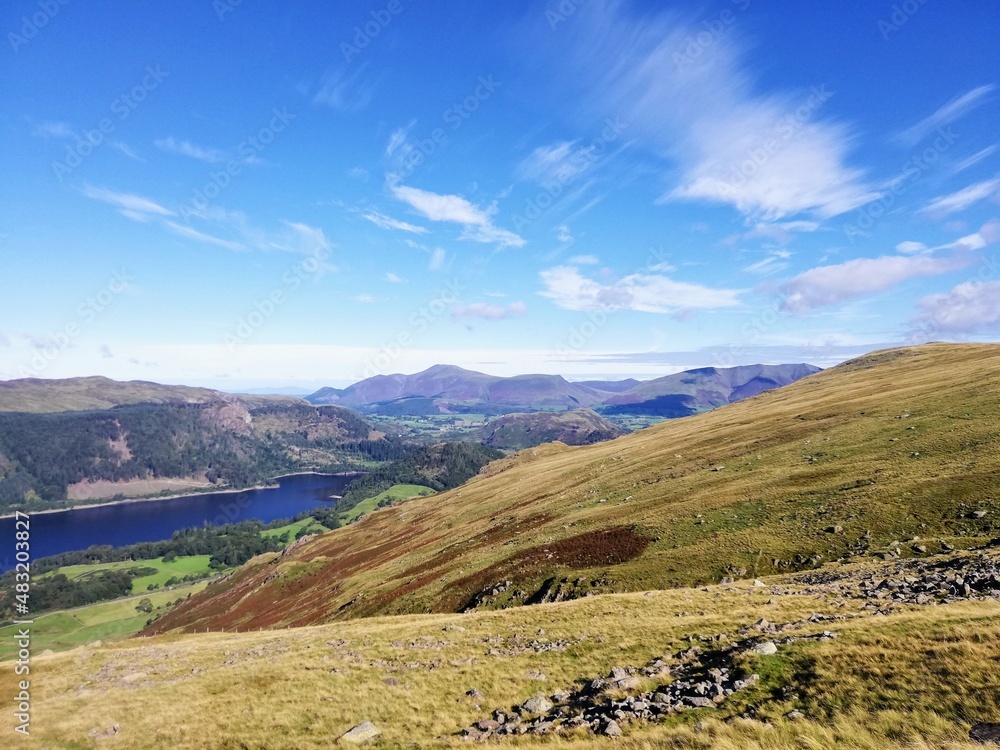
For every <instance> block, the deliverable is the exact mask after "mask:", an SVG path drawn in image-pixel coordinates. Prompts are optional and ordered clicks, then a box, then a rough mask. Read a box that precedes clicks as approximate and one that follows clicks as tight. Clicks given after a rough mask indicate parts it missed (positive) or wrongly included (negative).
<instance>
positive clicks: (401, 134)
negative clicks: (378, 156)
mask: <svg viewBox="0 0 1000 750" xmlns="http://www.w3.org/2000/svg"><path fill="white" fill-rule="evenodd" d="M416 124H417V121H416V120H410V123H409V124H408V125H407V126H406V127H405V128H396V129H395V130H394V131H392V135H390V136H389V143H388V144H386V147H385V155H386V156H388V157H391V156H392V155H393V154H394V153H396V150H397V149H398V148H399V147H400V146H402V145H403V144H404V143H406V138H407V136H408V135H409V134H410V130H412V129H413V126H414V125H416Z"/></svg>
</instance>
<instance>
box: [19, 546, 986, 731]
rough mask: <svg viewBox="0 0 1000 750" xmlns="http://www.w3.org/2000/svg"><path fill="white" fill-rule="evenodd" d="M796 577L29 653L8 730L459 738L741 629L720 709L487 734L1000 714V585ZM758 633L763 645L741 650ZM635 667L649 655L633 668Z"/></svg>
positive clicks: (867, 726)
mask: <svg viewBox="0 0 1000 750" xmlns="http://www.w3.org/2000/svg"><path fill="white" fill-rule="evenodd" d="M887 565H888V564H886V563H877V564H871V563H866V564H863V565H856V566H847V569H846V570H844V572H840V571H839V570H834V571H828V572H826V577H827V578H829V579H834V578H836V576H837V575H847V576H852V577H854V578H861V577H865V576H867V577H870V578H874V580H880V579H881V578H883V577H885V576H886V575H887V574H889V573H890V571H888V570H886V569H885V568H886V566H887ZM896 575H897V576H898V572H897V574H896ZM802 576H804V574H799V576H798V577H787V576H785V577H775V578H772V579H769V580H767V581H766V585H765V586H755V585H754V584H752V583H751V582H749V581H746V582H738V583H736V584H733V585H723V586H713V587H710V588H706V589H701V588H697V589H681V590H673V591H658V592H650V593H647V594H638V593H637V594H619V595H609V596H596V597H588V598H585V599H580V600H576V601H570V602H560V603H557V604H549V605H544V606H538V607H521V608H515V609H510V610H505V611H502V612H475V613H470V614H466V615H456V614H451V615H416V616H403V617H385V618H371V619H363V620H355V621H351V622H344V623H336V624H333V625H324V626H317V627H306V628H296V629H292V630H282V631H265V632H260V633H258V632H252V633H229V632H226V633H220V632H214V633H199V634H197V635H186V636H177V635H171V636H162V637H157V638H151V639H142V640H132V641H127V642H124V643H120V644H111V645H109V644H105V645H103V646H99V647H94V646H90V647H84V648H78V649H76V650H74V651H72V652H69V653H65V654H56V655H52V656H41V655H39V654H38V653H37V652H36V655H35V657H34V659H33V661H32V682H31V685H32V701H33V702H32V726H31V730H32V732H31V738H30V739H25V738H22V737H20V736H17V735H14V734H13V733H11V736H12V737H13V740H11V741H12V742H14V747H25V748H36V747H37V748H44V747H74V748H88V749H90V748H98V747H115V748H123V749H127V750H136V749H139V748H143V749H145V748H149V749H155V750H202V748H206V747H212V748H241V747H242V748H261V749H264V750H279V748H293V747H294V748H299V749H300V750H313V749H316V750H318V749H319V748H329V747H331V746H333V745H334V743H335V742H336V740H337V738H338V737H340V736H341V735H343V734H344V733H345V732H346V731H347V730H348V729H350V728H351V727H352V726H355V725H357V724H359V723H360V722H362V721H371V722H373V723H374V724H375V726H376V727H377V728H378V729H379V730H380V731H381V732H382V736H381V739H380V740H379V741H376V742H374V743H372V745H371V746H373V747H375V748H386V749H388V748H401V747H407V748H417V749H422V748H428V749H429V748H461V747H469V746H470V744H469V743H468V742H467V741H464V740H462V739H461V737H460V732H461V730H462V729H463V728H464V727H469V726H470V725H472V724H473V722H479V721H482V720H484V719H487V718H488V717H489V716H491V714H492V713H493V711H495V710H498V709H500V710H502V712H503V713H505V715H506V716H512V715H515V714H513V713H512V711H511V710H510V709H511V707H512V706H515V705H520V704H522V703H523V702H525V701H527V700H528V699H529V698H532V697H533V696H537V695H543V696H552V697H554V698H558V697H559V695H560V694H561V693H564V692H565V691H573V690H578V689H579V688H580V687H581V686H584V685H588V684H590V683H591V681H592V680H594V679H596V678H599V677H605V676H607V675H609V674H610V673H611V671H612V670H613V669H614V668H619V669H622V670H626V672H627V671H628V670H631V674H633V675H635V676H636V679H635V683H636V685H635V686H634V687H622V688H616V687H612V688H609V689H608V690H607V692H605V693H604V694H603V696H604V697H602V698H601V700H604V701H608V702H610V701H611V700H619V701H624V700H625V699H627V698H628V696H630V695H635V694H636V693H637V692H638V691H640V690H650V689H652V688H655V687H657V686H664V685H669V684H670V683H671V681H672V680H675V679H676V678H675V677H674V676H673V674H672V670H675V669H678V668H680V667H681V665H682V664H684V660H685V658H686V657H685V656H684V654H685V653H686V652H687V651H688V649H689V648H690V647H691V646H692V645H693V646H696V647H698V648H699V649H701V651H702V653H703V654H704V655H705V657H706V658H712V657H713V654H717V653H723V652H724V649H726V648H729V647H730V646H731V645H733V646H735V645H737V644H742V646H741V647H740V649H739V650H737V651H736V652H734V653H736V657H735V661H736V664H737V665H738V666H737V668H738V669H739V670H740V671H741V673H743V674H747V675H750V674H757V675H758V676H759V680H758V681H757V682H756V683H755V684H754V685H752V687H750V688H748V689H746V690H743V691H741V692H737V693H734V694H733V695H731V696H729V697H728V698H726V699H725V700H724V701H723V702H722V703H720V704H719V705H718V707H717V708H701V709H697V710H692V711H684V712H681V713H678V714H676V715H673V716H669V717H667V718H665V719H660V720H657V721H632V722H626V721H622V724H621V730H622V732H623V735H624V736H622V737H620V738H616V739H612V738H609V737H603V736H600V734H597V735H595V734H594V733H591V732H589V731H588V730H587V729H586V728H578V729H576V730H569V731H567V730H562V731H560V733H559V736H558V737H545V736H535V735H525V736H522V737H508V738H505V739H503V740H500V741H499V742H496V743H495V744H490V745H489V746H490V747H505V746H507V747H515V748H525V747H559V748H567V749H573V748H593V747H597V748H601V747H606V748H612V747H613V748H617V749H618V750H653V749H654V748H674V750H707V748H715V749H717V750H802V748H815V749H817V750H839V749H840V748H851V749H852V750H931V749H932V748H947V749H948V750H973V748H977V747H982V745H978V744H974V743H971V742H969V741H968V739H967V738H968V733H969V729H970V727H971V726H973V725H975V724H977V723H979V722H984V721H990V720H994V721H995V720H997V718H998V716H1000V677H998V674H997V671H996V668H995V665H996V663H997V660H998V659H1000V602H997V601H996V600H993V599H988V598H987V599H979V600H973V601H956V602H954V603H950V604H943V605H936V606H914V605H905V604H897V603H886V602H881V603H879V602H876V604H877V605H878V608H877V610H875V611H877V612H878V613H879V614H878V615H876V614H874V611H873V610H872V608H871V605H872V602H871V601H866V600H863V599H860V598H855V597H852V596H849V595H845V593H844V592H843V591H841V590H839V589H838V588H837V587H836V586H835V585H833V584H821V583H820V584H818V583H816V582H815V581H807V580H805V579H804V578H803V577H802ZM762 618H766V619H765V620H764V621H763V622H761V619H762ZM766 642H771V643H774V644H775V645H776V648H775V652H774V653H770V654H767V653H764V654H762V653H759V652H757V651H755V650H754V645H755V644H756V645H759V644H764V643H766ZM655 660H660V661H655ZM643 665H653V666H651V667H647V668H646V670H645V672H642V671H638V670H637V669H636V668H638V667H643ZM14 679H15V676H14V673H13V665H12V664H10V663H8V664H6V665H0V691H3V693H4V694H7V695H14V694H16V690H15V688H14ZM562 700H564V701H565V700H566V699H565V698H563V699H562ZM622 705H623V706H624V703H623V704H622ZM792 712H798V714H794V713H792ZM527 719H530V716H529V715H528V714H527V713H526V712H525V716H524V720H527ZM115 727H117V730H116V729H115ZM102 736H104V737H109V739H107V740H106V741H105V740H103V739H102ZM338 746H339V745H338Z"/></svg>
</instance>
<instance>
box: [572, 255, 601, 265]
mask: <svg viewBox="0 0 1000 750" xmlns="http://www.w3.org/2000/svg"><path fill="white" fill-rule="evenodd" d="M600 262H601V260H600V258H598V257H597V256H596V255H574V256H573V257H572V258H570V259H569V263H570V265H573V266H596V265H597V264H598V263H600Z"/></svg>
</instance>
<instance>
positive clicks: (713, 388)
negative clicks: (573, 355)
mask: <svg viewBox="0 0 1000 750" xmlns="http://www.w3.org/2000/svg"><path fill="white" fill-rule="evenodd" d="M817 372H819V368H818V367H813V366H812V365H806V364H798V365H746V366H743V367H724V368H718V367H703V368H700V369H696V370H686V371H685V372H679V373H676V374H675V375H667V376H666V377H663V378H656V379H655V380H647V381H646V382H644V383H640V384H639V385H637V386H635V387H634V388H631V389H629V390H627V391H625V392H623V393H620V394H619V395H616V396H611V397H609V398H608V399H607V400H606V401H605V402H604V404H605V406H604V408H603V410H602V411H604V412H605V413H610V414H649V415H657V416H664V417H686V416H689V415H691V414H697V413H698V412H702V411H706V410H708V409H714V408H716V407H719V406H723V405H724V404H731V403H734V402H736V401H740V400H742V399H745V398H749V397H750V396H756V395H757V394H758V393H762V392H763V391H766V390H770V389H772V388H780V387H781V386H784V385H788V384H789V383H793V382H795V381H796V380H799V379H800V378H804V377H806V376H808V375H813V374H815V373H817Z"/></svg>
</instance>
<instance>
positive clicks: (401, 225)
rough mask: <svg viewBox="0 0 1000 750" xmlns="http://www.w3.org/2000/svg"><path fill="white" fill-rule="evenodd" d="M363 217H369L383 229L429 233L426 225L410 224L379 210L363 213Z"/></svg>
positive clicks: (369, 219)
mask: <svg viewBox="0 0 1000 750" xmlns="http://www.w3.org/2000/svg"><path fill="white" fill-rule="evenodd" d="M361 218H363V219H367V220H368V221H370V222H371V223H372V224H374V225H375V226H377V227H381V228H382V229H399V230H401V231H403V232H413V233H414V234H427V228H426V227H420V226H417V225H416V224H410V223H408V222H405V221H399V220H398V219H394V218H392V217H391V216H386V215H385V214H383V213H380V212H379V211H369V212H368V213H366V214H362V215H361Z"/></svg>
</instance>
